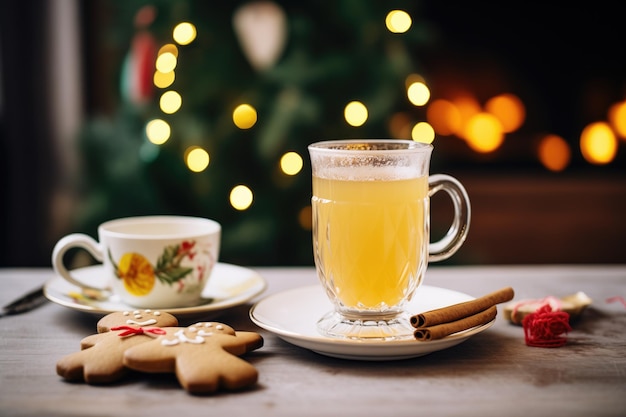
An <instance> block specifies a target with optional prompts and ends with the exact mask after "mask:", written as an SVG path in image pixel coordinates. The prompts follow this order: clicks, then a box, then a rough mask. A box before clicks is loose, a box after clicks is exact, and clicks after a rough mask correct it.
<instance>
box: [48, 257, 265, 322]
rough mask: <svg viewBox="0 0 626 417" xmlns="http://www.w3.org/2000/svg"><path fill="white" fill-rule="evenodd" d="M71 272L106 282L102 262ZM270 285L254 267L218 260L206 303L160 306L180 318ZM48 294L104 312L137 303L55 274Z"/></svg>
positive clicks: (68, 304) (212, 310)
mask: <svg viewBox="0 0 626 417" xmlns="http://www.w3.org/2000/svg"><path fill="white" fill-rule="evenodd" d="M72 274H73V275H74V276H75V277H76V278H77V279H78V280H80V281H84V282H90V283H92V285H94V286H96V287H100V288H103V287H104V286H105V276H104V271H103V266H102V265H94V266H88V267H85V268H77V269H74V270H73V271H72ZM266 288H267V283H266V281H265V279H263V277H261V276H260V275H259V274H258V273H256V272H255V271H253V270H251V269H248V268H244V267H241V266H236V265H231V264H225V263H217V264H216V265H215V267H214V269H213V272H212V273H211V277H210V278H209V281H208V283H207V286H206V287H205V288H204V290H203V292H202V298H203V299H204V300H206V301H205V302H204V303H202V304H200V305H197V306H192V307H179V308H162V309H160V310H163V311H167V312H169V313H171V314H174V315H175V316H176V317H178V318H182V317H191V316H200V315H210V314H211V313H217V312H219V311H221V310H224V309H227V308H230V307H235V306H238V305H241V304H243V303H245V302H246V301H249V300H250V299H252V298H253V297H254V296H256V295H258V294H260V293H261V292H263V291H264V290H265V289H266ZM44 294H45V295H46V297H47V298H48V299H49V300H50V301H52V302H54V303H57V304H60V305H62V306H64V307H68V308H71V309H74V310H78V311H83V312H86V313H92V314H96V315H105V314H108V313H112V312H114V311H121V310H133V309H136V307H131V306H128V305H127V304H124V303H123V302H122V301H121V300H120V299H119V297H118V296H116V295H112V296H109V297H107V298H105V299H98V300H96V299H93V298H88V297H85V296H84V295H82V294H81V289H80V288H79V287H76V286H74V285H72V284H70V283H69V282H67V281H66V280H64V279H63V278H61V277H60V276H56V277H54V278H52V279H51V280H49V281H48V282H46V284H45V285H44Z"/></svg>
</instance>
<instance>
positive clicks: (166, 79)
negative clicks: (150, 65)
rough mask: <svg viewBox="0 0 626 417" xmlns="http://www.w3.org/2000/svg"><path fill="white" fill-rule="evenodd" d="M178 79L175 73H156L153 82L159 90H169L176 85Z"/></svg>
mask: <svg viewBox="0 0 626 417" xmlns="http://www.w3.org/2000/svg"><path fill="white" fill-rule="evenodd" d="M175 79H176V73H175V72H174V71H170V72H161V71H155V72H154V78H153V82H154V85H155V86H157V87H158V88H167V87H169V86H170V85H172V84H173V83H174V80H175Z"/></svg>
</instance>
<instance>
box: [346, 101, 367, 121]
mask: <svg viewBox="0 0 626 417" xmlns="http://www.w3.org/2000/svg"><path fill="white" fill-rule="evenodd" d="M344 117H345V119H346V122H348V124H349V125H350V126H354V127H358V126H362V125H363V124H364V123H365V122H366V121H367V117H368V112H367V107H365V104H363V103H361V102H360V101H351V102H350V103H348V104H347V105H346V107H345V109H344Z"/></svg>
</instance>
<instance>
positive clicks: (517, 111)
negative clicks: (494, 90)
mask: <svg viewBox="0 0 626 417" xmlns="http://www.w3.org/2000/svg"><path fill="white" fill-rule="evenodd" d="M485 110H487V112H489V113H491V114H493V115H494V116H496V117H497V118H498V120H500V123H501V124H502V130H503V131H504V132H505V133H510V132H514V131H516V130H517V129H519V128H520V126H522V124H523V123H524V120H525V119H526V109H525V107H524V103H522V101H521V100H520V99H519V98H518V97H517V96H516V95H513V94H500V95H499V96H495V97H493V98H491V99H490V100H489V101H487V103H485Z"/></svg>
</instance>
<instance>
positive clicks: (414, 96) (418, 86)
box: [406, 81, 430, 106]
mask: <svg viewBox="0 0 626 417" xmlns="http://www.w3.org/2000/svg"><path fill="white" fill-rule="evenodd" d="M406 94H407V97H408V98H409V101H410V102H411V103H412V104H413V105H414V106H423V105H425V104H426V103H428V100H430V90H429V89H428V86H427V85H426V84H424V83H423V82H420V81H416V82H413V83H411V85H409V87H408V88H407V90H406Z"/></svg>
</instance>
